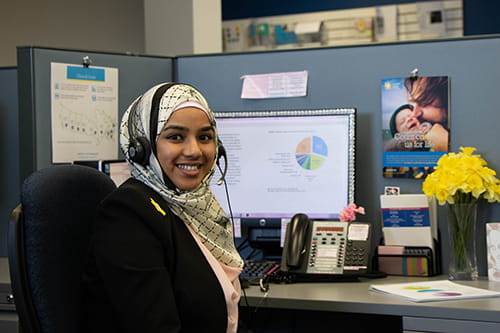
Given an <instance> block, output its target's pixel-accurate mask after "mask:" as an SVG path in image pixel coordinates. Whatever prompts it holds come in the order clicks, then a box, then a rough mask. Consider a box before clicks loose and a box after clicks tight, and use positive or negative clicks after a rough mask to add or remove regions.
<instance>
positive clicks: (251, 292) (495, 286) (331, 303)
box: [242, 276, 500, 333]
mask: <svg viewBox="0 0 500 333" xmlns="http://www.w3.org/2000/svg"><path fill="white" fill-rule="evenodd" d="M446 278H447V277H446V276H438V277H433V278H429V280H430V279H433V280H442V279H446ZM425 279H426V278H419V277H397V276H389V277H387V278H381V279H362V280H361V281H360V282H332V283H296V284H271V285H270V288H269V291H268V294H267V296H265V293H263V292H261V291H260V289H259V288H258V287H255V286H251V287H250V288H248V289H246V290H245V293H246V301H247V302H248V307H249V308H250V309H253V311H255V307H258V308H259V309H263V310H265V309H282V310H292V311H291V313H292V315H293V316H295V315H296V314H297V313H299V312H296V311H295V310H306V311H310V310H312V311H321V312H322V313H323V314H325V313H327V314H328V313H332V312H335V313H344V314H346V313H347V314H358V315H359V316H358V317H357V318H359V320H361V321H363V320H364V319H363V318H364V317H365V316H366V317H367V318H368V317H373V316H375V317H376V316H388V317H390V318H398V319H400V320H401V324H402V329H403V332H453V333H461V332H467V333H470V332H475V333H489V332H495V333H498V332H500V297H495V298H483V299H468V300H460V301H440V302H426V303H414V302H410V301H406V300H404V299H400V298H398V297H395V296H388V295H383V294H380V293H376V292H373V291H369V290H368V287H369V285H370V284H386V283H403V282H405V283H406V282H417V281H425ZM459 283H461V284H464V285H468V286H473V287H479V288H485V289H490V290H496V291H500V282H490V281H488V280H487V279H486V278H484V277H481V278H480V280H479V281H460V282H459ZM244 303H245V300H243V301H242V304H244ZM258 311H260V310H257V312H256V313H258ZM283 313H286V311H284V312H283ZM285 316H286V315H285ZM327 318H328V317H327V316H324V319H325V320H326V319H327ZM289 319H290V318H289ZM384 320H385V319H384V318H383V319H382V320H381V321H380V323H379V324H381V325H383V323H384ZM314 321H315V322H316V323H317V321H318V317H315V320H314ZM329 325H330V328H331V329H332V330H331V331H332V332H337V333H338V331H336V330H335V329H334V328H335V323H333V322H331V323H330V324H329ZM351 325H357V323H356V322H352V323H351ZM310 328H311V329H313V330H311V332H313V331H314V328H315V327H314V325H313V324H311V326H310ZM378 330H380V331H383V332H389V331H386V330H384V327H383V326H382V327H377V329H375V330H374V327H371V331H378ZM366 331H367V332H368V331H370V330H366ZM360 332H364V330H360Z"/></svg>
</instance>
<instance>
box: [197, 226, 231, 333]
mask: <svg viewBox="0 0 500 333" xmlns="http://www.w3.org/2000/svg"><path fill="white" fill-rule="evenodd" d="M188 229H189V231H190V232H191V235H193V237H194V239H195V240H196V243H198V246H199V247H200V249H201V252H203V254H204V255H205V258H206V259H207V261H208V263H209V264H210V266H211V267H212V269H213V271H214V272H215V275H216V276H217V279H218V280H219V283H220V285H221V287H222V290H223V291H224V297H225V299H226V305H227V333H236V331H237V330H238V303H239V301H240V296H241V286H240V280H239V279H238V276H239V275H240V273H241V268H236V267H230V266H227V265H224V264H223V263H221V262H219V261H218V260H217V259H215V257H214V256H213V255H212V253H211V252H210V251H209V250H208V249H207V248H206V247H205V245H203V243H202V242H201V241H200V239H199V237H198V235H197V234H196V233H195V232H194V231H193V230H192V229H191V228H190V227H189V226H188Z"/></svg>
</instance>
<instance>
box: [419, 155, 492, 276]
mask: <svg viewBox="0 0 500 333" xmlns="http://www.w3.org/2000/svg"><path fill="white" fill-rule="evenodd" d="M460 150H461V152H460V153H453V152H450V153H448V154H445V155H443V156H441V158H440V159H439V161H438V163H437V167H436V169H435V171H434V172H432V173H431V174H429V175H428V176H427V177H426V178H425V180H424V182H423V184H422V190H423V192H424V193H425V195H427V196H429V197H436V199H437V200H438V202H439V204H440V205H445V204H448V220H449V224H448V230H449V236H450V249H451V251H450V265H449V272H448V273H449V278H450V279H451V280H476V279H477V277H478V273H477V263H476V253H475V252H476V250H475V228H476V227H475V223H476V207H477V205H476V204H477V202H478V200H480V199H485V200H487V201H488V202H500V180H498V178H497V177H496V172H495V171H494V170H492V169H490V168H488V167H487V163H486V161H485V160H484V159H483V158H482V157H481V155H479V154H473V153H474V151H475V150H476V148H473V147H460Z"/></svg>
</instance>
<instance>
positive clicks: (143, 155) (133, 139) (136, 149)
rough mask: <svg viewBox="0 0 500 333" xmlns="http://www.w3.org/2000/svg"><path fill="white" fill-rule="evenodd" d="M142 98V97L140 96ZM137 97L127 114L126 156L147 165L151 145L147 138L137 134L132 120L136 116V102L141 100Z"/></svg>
mask: <svg viewBox="0 0 500 333" xmlns="http://www.w3.org/2000/svg"><path fill="white" fill-rule="evenodd" d="M141 98H142V97H141ZM141 98H139V99H138V100H137V101H136V102H135V103H134V104H133V105H132V108H131V109H130V113H129V115H128V133H129V137H130V139H129V145H128V156H129V157H130V159H131V160H132V161H133V162H135V163H139V164H141V165H144V166H145V165H147V164H148V163H149V155H151V146H150V144H149V140H148V139H147V138H146V137H144V136H140V135H138V134H137V131H136V128H135V126H134V120H135V117H136V112H137V111H136V110H137V104H138V103H139V101H140V100H141Z"/></svg>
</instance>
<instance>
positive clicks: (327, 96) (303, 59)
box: [0, 36, 500, 275]
mask: <svg viewBox="0 0 500 333" xmlns="http://www.w3.org/2000/svg"><path fill="white" fill-rule="evenodd" d="M499 54H500V36H492V37H485V38H470V39H468V38H464V39H457V40H447V41H430V42H408V43H397V44H379V45H367V46H351V47H333V48H319V49H309V50H305V49H304V50H294V51H275V52H262V53H245V54H217V55H200V56H180V57H177V58H176V59H171V58H162V57H143V56H129V55H117V54H104V53H96V52H85V51H67V50H56V49H46V48H32V47H26V48H19V50H18V55H19V56H18V58H19V59H18V72H19V76H18V77H19V80H18V85H19V90H18V93H19V97H20V98H19V124H20V128H22V133H21V134H22V135H20V139H19V140H20V141H19V151H20V152H21V154H20V155H21V158H20V162H19V178H20V179H21V180H22V179H24V177H25V176H26V175H28V174H29V173H31V172H32V171H34V170H36V169H39V168H41V167H44V166H47V165H50V164H51V151H50V150H51V141H50V133H51V132H50V63H51V62H64V63H73V64H80V63H81V61H82V58H83V57H84V56H89V57H90V58H91V59H92V64H93V65H95V66H105V67H116V68H118V69H119V92H120V93H119V112H120V116H121V115H122V114H123V112H124V110H125V108H126V106H127V105H128V103H130V101H131V100H132V99H133V98H135V97H136V96H137V95H139V94H140V93H142V92H143V91H145V90H146V89H147V88H149V87H150V86H152V85H153V84H156V83H158V82H161V81H167V80H171V79H172V78H174V77H175V78H177V80H178V81H180V82H186V83H190V84H193V85H195V86H196V87H198V88H199V89H200V90H201V91H202V92H203V93H204V94H205V95H206V96H207V98H208V101H209V103H210V105H211V106H212V108H213V109H214V110H215V111H248V110H270V109H307V108H331V107H354V108H356V109H357V143H356V146H357V151H356V203H358V204H359V205H362V206H364V207H365V208H366V210H367V214H366V216H362V217H360V218H359V220H364V221H369V222H372V223H373V225H374V238H373V239H374V240H376V241H377V240H378V239H379V238H380V236H381V230H380V204H379V195H380V194H381V193H382V192H383V190H384V186H388V185H395V186H400V187H401V191H402V193H419V192H421V184H422V181H421V180H409V179H387V178H383V176H382V165H381V164H382V135H381V111H380V109H381V99H380V92H381V79H383V78H390V77H404V76H408V75H409V74H410V72H411V71H412V70H413V69H415V68H418V70H419V75H422V76H433V75H446V76H449V77H450V78H451V150H454V151H456V150H458V147H460V146H464V145H465V146H474V147H477V148H478V150H479V152H480V153H481V154H483V156H484V157H485V158H486V159H487V161H488V162H489V164H490V166H491V167H492V168H494V169H495V170H500V149H498V141H499V137H500V135H498V129H497V127H498V123H499V122H500V113H499V111H498V106H497V104H498V103H497V97H498V81H497V80H498V78H500V57H499ZM302 70H307V71H308V73H309V84H308V94H307V96H306V97H295V98H278V99H264V100H244V99H241V98H240V94H241V86H242V81H241V77H242V76H243V75H246V74H261V73H276V72H288V71H302ZM174 71H175V73H174ZM0 78H1V77H0ZM0 81H1V80H0ZM12 95H15V91H14V92H13V94H12ZM11 103H12V102H11ZM14 108H15V107H14ZM16 120H17V119H16ZM8 121H9V125H12V126H14V125H17V123H16V124H14V123H15V121H14V119H9V120H8ZM9 136H10V135H9ZM12 136H15V135H14V133H12ZM10 142H14V143H15V140H13V141H12V140H11V141H10ZM4 149H5V148H4ZM9 149H14V147H9ZM117 149H118V147H117ZM14 150H15V149H14ZM13 155H15V152H14V153H13ZM4 163H7V164H9V165H10V164H12V165H11V166H14V164H15V162H13V161H10V159H4ZM11 166H9V168H10V167H11ZM6 170H7V169H2V175H4V173H5V172H7V171H6ZM12 175H15V173H12ZM9 177H10V174H9ZM16 184H17V183H16ZM14 188H15V186H14ZM9 209H10V207H9ZM2 216H4V218H5V216H6V214H5V213H4V212H3V211H2ZM439 217H440V218H439V223H440V229H441V232H442V248H443V250H444V251H443V260H444V262H447V259H448V256H447V251H446V248H447V246H448V243H447V241H446V237H447V226H446V218H445V209H444V208H443V207H441V208H440V211H439ZM479 221H480V223H481V224H480V225H479V229H478V230H479V232H478V253H479V269H480V274H481V275H486V256H485V251H486V248H485V231H484V222H487V221H500V205H499V204H493V205H486V204H482V205H481V206H480V210H479ZM2 228H3V225H2ZM3 229H5V228H3ZM1 231H2V230H0V232H1ZM0 236H2V235H1V234H0ZM0 242H1V241H0ZM373 245H374V246H375V245H376V243H374V244H373ZM1 250H2V249H1V248H0V255H6V253H1ZM445 271H446V267H445Z"/></svg>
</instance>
